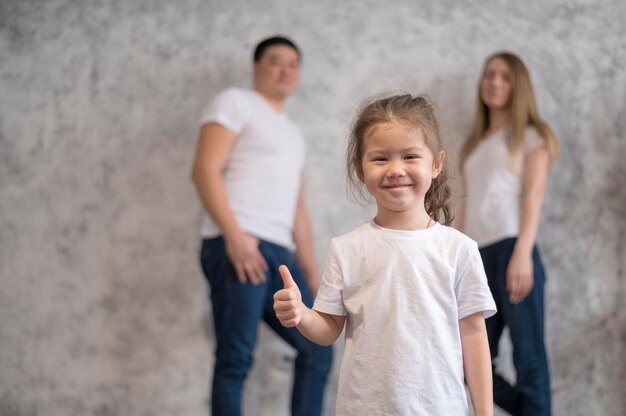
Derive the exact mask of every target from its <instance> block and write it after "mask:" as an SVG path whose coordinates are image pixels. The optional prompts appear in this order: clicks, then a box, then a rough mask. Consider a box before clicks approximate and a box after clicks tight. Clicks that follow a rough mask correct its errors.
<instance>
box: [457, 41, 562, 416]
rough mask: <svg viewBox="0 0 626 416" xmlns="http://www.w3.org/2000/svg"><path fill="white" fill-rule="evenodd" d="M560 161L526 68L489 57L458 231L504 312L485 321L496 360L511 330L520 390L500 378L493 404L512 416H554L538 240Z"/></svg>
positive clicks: (465, 162) (505, 57)
mask: <svg viewBox="0 0 626 416" xmlns="http://www.w3.org/2000/svg"><path fill="white" fill-rule="evenodd" d="M558 153H559V145H558V142H557V140H556V138H555V137H554V134H553V133H552V131H551V130H550V128H549V127H548V126H547V125H546V124H545V123H544V122H543V121H542V120H541V119H540V118H539V114H538V112H537V105H536V103H535V97H534V94H533V89H532V85H531V82H530V78H529V75H528V72H527V70H526V67H525V66H524V64H523V63H522V61H521V60H520V59H519V58H518V57H517V56H515V55H513V54H510V53H506V52H504V53H497V54H495V55H493V56H491V57H489V58H488V59H487V61H486V63H485V67H484V70H483V74H482V78H481V81H480V84H479V88H478V110H477V112H476V118H475V121H474V128H473V130H472V132H471V134H470V136H469V138H468V139H467V141H466V143H465V145H464V147H463V150H462V152H461V167H462V170H463V173H464V182H465V187H466V194H467V201H466V205H465V208H464V216H463V217H464V220H461V224H460V226H461V230H462V231H464V232H465V233H466V234H467V235H468V236H470V237H471V238H473V239H474V240H476V241H477V242H478V246H479V247H480V254H481V256H482V260H483V263H484V265H485V270H486V273H487V279H488V282H489V288H490V289H491V293H492V294H493V297H494V299H495V301H496V305H497V307H498V309H499V310H500V312H501V313H499V314H498V315H497V316H494V317H492V318H490V319H488V320H487V333H488V336H489V347H490V350H491V355H492V358H493V357H496V356H497V355H498V342H499V340H500V336H501V335H502V331H503V328H504V327H505V326H508V327H509V331H510V335H511V341H512V344H513V350H514V351H513V360H514V365H515V369H516V376H517V385H516V386H515V387H512V386H510V385H509V384H508V383H507V382H506V381H505V380H504V379H503V378H502V377H500V376H499V375H497V374H495V373H494V379H493V380H494V399H495V402H496V404H498V405H499V406H500V407H502V408H503V409H505V410H507V411H508V412H509V413H511V414H513V415H522V414H523V415H549V414H550V380H549V373H548V362H547V358H546V351H545V346H544V340H543V326H544V325H543V316H544V311H543V285H544V280H545V278H544V271H543V266H542V264H541V260H540V258H539V253H538V252H537V248H536V247H535V239H536V236H537V227H538V225H539V217H540V213H541V204H542V201H543V195H544V189H545V185H546V180H547V177H548V171H549V167H550V164H551V162H552V161H553V160H554V159H555V158H556V157H557V156H558Z"/></svg>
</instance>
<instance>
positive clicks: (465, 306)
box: [454, 241, 496, 319]
mask: <svg viewBox="0 0 626 416" xmlns="http://www.w3.org/2000/svg"><path fill="white" fill-rule="evenodd" d="M457 265H458V266H457V271H456V282H455V287H454V292H455V294H456V300H457V308H458V315H459V319H463V318H465V317H466V316H469V315H471V314H473V313H476V312H481V311H482V312H483V314H484V316H485V318H489V317H490V316H493V315H495V313H496V303H495V302H494V300H493V296H491V291H490V290H489V286H488V285H487V276H486V275H485V268H484V266H483V262H482V259H481V258H480V252H479V251H478V246H477V245H476V243H475V242H474V241H470V242H468V243H467V244H466V246H465V248H464V250H461V252H460V253H459V258H458V259H457Z"/></svg>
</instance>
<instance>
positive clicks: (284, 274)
mask: <svg viewBox="0 0 626 416" xmlns="http://www.w3.org/2000/svg"><path fill="white" fill-rule="evenodd" d="M278 271H279V272H280V277H281V278H282V279H283V283H284V285H285V289H289V288H296V289H298V285H297V284H296V282H294V281H293V277H291V273H290V272H289V269H288V268H287V266H285V265H284V264H283V265H281V266H280V267H279V268H278Z"/></svg>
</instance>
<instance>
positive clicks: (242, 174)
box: [200, 88, 305, 249]
mask: <svg viewBox="0 0 626 416" xmlns="http://www.w3.org/2000/svg"><path fill="white" fill-rule="evenodd" d="M207 123H217V124H220V125H222V126H224V127H226V128H227V129H229V130H231V131H233V132H235V133H237V136H238V137H237V141H236V142H235V144H234V146H233V148H232V150H231V154H230V157H229V159H228V162H227V163H226V166H225V169H224V172H223V177H224V183H225V186H226V191H227V194H228V200H229V203H230V207H231V209H232V210H233V212H234V214H235V217H236V218H237V221H238V222H239V224H240V226H241V227H242V228H243V229H244V230H245V231H246V232H248V233H250V234H253V235H255V236H257V237H259V238H261V239H264V240H267V241H270V242H272V243H275V244H278V245H281V246H283V247H286V248H289V249H294V246H295V245H294V242H293V226H294V219H295V212H296V204H297V200H298V193H299V190H300V184H301V179H302V170H303V168H304V162H305V145H304V138H303V136H302V133H301V132H300V129H298V128H297V127H296V125H295V124H294V123H292V122H291V121H290V120H289V118H288V117H287V116H286V115H285V114H284V113H278V112H276V110H274V109H273V108H272V107H271V106H270V105H269V104H268V103H267V102H266V101H265V99H264V98H263V97H262V96H261V95H260V94H259V93H258V92H257V91H255V90H250V89H240V88H230V89H228V90H225V91H224V92H222V93H221V94H219V95H218V96H217V97H216V98H215V99H214V100H213V101H212V102H210V103H209V104H208V105H207V106H206V107H205V108H204V110H203V111H202V116H201V119H200V125H204V124H207ZM221 233H222V232H221V230H220V228H219V227H218V225H217V224H216V223H215V222H214V221H213V220H212V219H211V217H210V216H209V215H207V214H206V212H205V213H204V214H203V219H202V228H201V234H202V236H203V237H204V238H211V237H216V236H218V235H220V234H221Z"/></svg>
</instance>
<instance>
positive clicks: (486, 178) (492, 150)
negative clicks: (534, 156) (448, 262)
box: [463, 127, 544, 247]
mask: <svg viewBox="0 0 626 416" xmlns="http://www.w3.org/2000/svg"><path fill="white" fill-rule="evenodd" d="M508 131H509V130H508V129H500V130H498V131H497V132H495V133H493V134H492V135H491V136H489V137H488V138H486V139H483V140H482V141H481V142H480V143H479V144H478V146H477V147H476V148H475V149H474V151H473V152H472V153H471V154H470V155H469V157H468V158H467V159H466V160H465V164H464V166H463V175H464V177H465V193H466V196H467V199H466V201H465V230H464V231H465V234H467V235H468V236H469V237H471V238H472V239H473V240H474V241H476V242H477V243H478V246H479V247H485V246H488V245H490V244H493V243H496V242H498V241H501V240H504V239H506V238H511V237H517V235H518V234H519V229H520V212H521V208H522V206H521V205H522V190H523V189H522V179H523V178H522V174H523V163H524V158H525V157H526V155H527V154H528V153H529V152H531V151H532V150H534V149H536V148H537V147H539V146H542V145H543V144H544V141H543V140H542V139H541V137H539V134H538V133H537V131H536V130H535V129H534V128H533V127H527V128H526V131H525V135H524V151H523V154H522V157H519V158H518V160H516V161H513V160H512V159H511V157H510V156H509V150H508V147H507V142H506V135H507V134H508Z"/></svg>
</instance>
